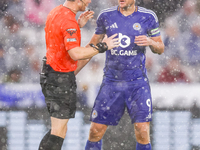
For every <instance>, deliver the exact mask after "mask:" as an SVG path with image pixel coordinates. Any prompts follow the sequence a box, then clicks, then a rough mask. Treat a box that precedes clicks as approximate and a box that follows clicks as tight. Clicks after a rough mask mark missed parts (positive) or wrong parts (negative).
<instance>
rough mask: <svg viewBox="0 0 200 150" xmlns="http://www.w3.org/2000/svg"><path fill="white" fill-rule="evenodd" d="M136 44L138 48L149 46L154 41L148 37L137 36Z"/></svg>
mask: <svg viewBox="0 0 200 150" xmlns="http://www.w3.org/2000/svg"><path fill="white" fill-rule="evenodd" d="M134 43H135V44H137V45H138V46H149V45H151V43H152V40H151V39H150V38H149V37H147V36H146V35H140V36H135V42H134Z"/></svg>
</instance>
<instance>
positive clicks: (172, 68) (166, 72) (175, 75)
mask: <svg viewBox="0 0 200 150" xmlns="http://www.w3.org/2000/svg"><path fill="white" fill-rule="evenodd" d="M157 81H158V82H160V83H189V82H190V80H189V78H188V77H187V75H186V74H185V71H184V70H183V68H182V65H181V64H180V59H179V58H178V57H170V58H169V60H168V61H167V63H166V66H164V67H163V68H162V69H161V70H160V72H159V73H158V79H157Z"/></svg>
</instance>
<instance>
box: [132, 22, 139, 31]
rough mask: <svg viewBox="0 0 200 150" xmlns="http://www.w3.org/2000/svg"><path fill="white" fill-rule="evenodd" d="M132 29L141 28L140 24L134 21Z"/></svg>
mask: <svg viewBox="0 0 200 150" xmlns="http://www.w3.org/2000/svg"><path fill="white" fill-rule="evenodd" d="M133 29H135V30H140V29H141V25H140V24H139V23H134V24H133Z"/></svg>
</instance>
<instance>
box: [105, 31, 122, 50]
mask: <svg viewBox="0 0 200 150" xmlns="http://www.w3.org/2000/svg"><path fill="white" fill-rule="evenodd" d="M117 35H118V34H117V33H116V34H114V35H112V36H110V37H109V38H108V36H107V35H105V37H104V39H103V41H102V42H106V44H107V46H108V49H112V48H115V47H119V44H120V42H119V38H115V37H116V36H117Z"/></svg>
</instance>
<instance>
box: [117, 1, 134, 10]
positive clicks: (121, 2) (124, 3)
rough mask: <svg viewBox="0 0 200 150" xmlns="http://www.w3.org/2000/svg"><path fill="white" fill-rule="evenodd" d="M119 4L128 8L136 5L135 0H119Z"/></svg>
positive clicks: (125, 8) (123, 7)
mask: <svg viewBox="0 0 200 150" xmlns="http://www.w3.org/2000/svg"><path fill="white" fill-rule="evenodd" d="M118 4H119V7H120V8H122V9H124V10H127V9H128V8H130V7H132V6H134V5H135V0H118Z"/></svg>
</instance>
